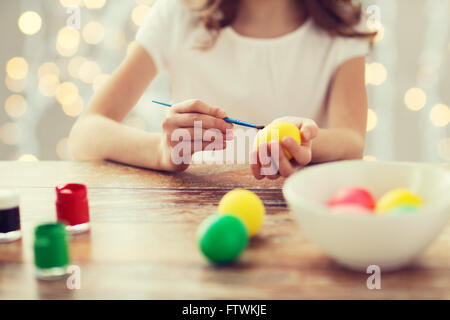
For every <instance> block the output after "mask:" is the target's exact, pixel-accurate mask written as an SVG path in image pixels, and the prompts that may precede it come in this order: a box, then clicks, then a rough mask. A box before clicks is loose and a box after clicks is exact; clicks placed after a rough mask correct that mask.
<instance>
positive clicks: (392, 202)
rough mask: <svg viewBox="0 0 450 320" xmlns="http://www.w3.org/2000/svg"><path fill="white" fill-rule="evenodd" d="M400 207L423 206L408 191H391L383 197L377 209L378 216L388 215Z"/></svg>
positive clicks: (418, 199)
mask: <svg viewBox="0 0 450 320" xmlns="http://www.w3.org/2000/svg"><path fill="white" fill-rule="evenodd" d="M398 206H415V207H420V206H422V200H421V199H420V198H419V197H418V196H417V195H415V194H414V193H412V192H410V191H409V190H406V189H395V190H391V191H389V192H388V193H386V194H385V195H383V196H382V197H381V199H380V200H379V201H378V203H377V206H376V208H375V210H376V212H377V213H378V214H381V215H384V214H388V213H389V211H391V210H392V209H394V208H395V207H398Z"/></svg>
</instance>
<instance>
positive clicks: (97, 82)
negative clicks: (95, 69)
mask: <svg viewBox="0 0 450 320" xmlns="http://www.w3.org/2000/svg"><path fill="white" fill-rule="evenodd" d="M110 78H111V75H110V74H106V73H103V74H100V75H98V76H97V77H95V79H94V82H93V83H92V89H93V90H94V92H97V91H98V90H100V89H101V88H102V87H103V86H104V85H105V84H106V82H108V80H109V79H110Z"/></svg>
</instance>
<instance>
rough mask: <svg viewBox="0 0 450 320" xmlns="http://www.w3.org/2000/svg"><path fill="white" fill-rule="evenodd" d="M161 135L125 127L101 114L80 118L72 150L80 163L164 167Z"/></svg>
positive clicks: (74, 130)
mask: <svg viewBox="0 0 450 320" xmlns="http://www.w3.org/2000/svg"><path fill="white" fill-rule="evenodd" d="M160 142H161V134H159V133H148V132H145V131H142V130H138V129H135V128H132V127H128V126H125V125H123V124H121V123H118V122H116V121H114V120H111V119H108V118H106V117H104V116H101V115H96V114H90V115H84V116H82V117H81V118H79V119H78V121H77V123H76V124H75V125H74V127H73V128H72V131H71V133H70V137H69V149H70V151H71V154H72V156H73V157H74V158H75V159H76V160H113V161H117V162H121V163H126V164H130V165H135V166H139V167H146V168H152V169H160V168H161V160H160V153H161V150H160Z"/></svg>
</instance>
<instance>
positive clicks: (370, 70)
mask: <svg viewBox="0 0 450 320" xmlns="http://www.w3.org/2000/svg"><path fill="white" fill-rule="evenodd" d="M387 75H388V72H387V69H386V67H385V66H384V65H383V64H382V63H378V62H373V63H369V64H367V65H366V84H371V85H374V86H379V85H382V84H383V83H384V82H385V81H386V79H387Z"/></svg>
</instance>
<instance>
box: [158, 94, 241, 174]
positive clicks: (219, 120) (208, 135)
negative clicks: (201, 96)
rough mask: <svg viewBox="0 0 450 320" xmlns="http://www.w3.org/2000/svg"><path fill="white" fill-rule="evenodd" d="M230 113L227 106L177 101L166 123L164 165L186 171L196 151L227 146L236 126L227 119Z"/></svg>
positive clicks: (193, 101) (163, 125) (162, 153)
mask: <svg viewBox="0 0 450 320" xmlns="http://www.w3.org/2000/svg"><path fill="white" fill-rule="evenodd" d="M226 116H227V114H226V112H225V111H224V110H223V109H220V108H218V107H213V106H210V105H208V104H206V103H204V102H202V101H199V100H188V101H183V102H180V103H177V104H174V105H173V106H172V107H171V108H170V109H169V112H168V114H167V117H166V119H165V120H164V122H163V123H162V129H163V137H162V139H161V145H160V155H161V157H160V158H161V163H160V165H161V168H162V169H163V170H167V171H183V170H186V169H187V168H188V167H189V164H190V161H191V157H192V155H193V154H194V153H195V152H199V151H203V150H223V149H225V148H226V140H232V139H233V131H232V129H233V125H232V124H231V123H227V122H225V120H223V118H225V117H226Z"/></svg>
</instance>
